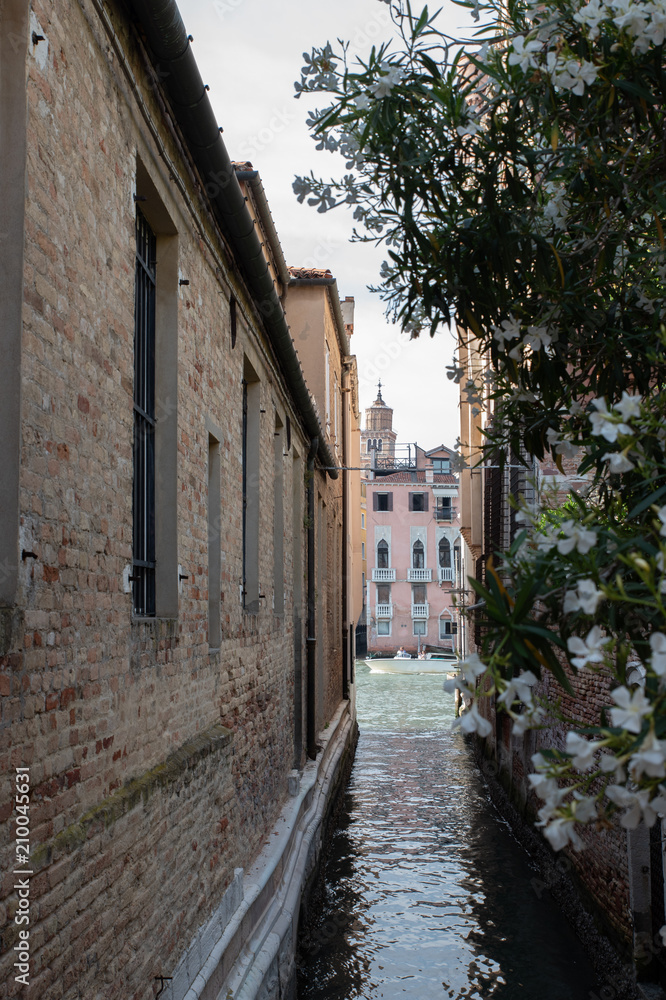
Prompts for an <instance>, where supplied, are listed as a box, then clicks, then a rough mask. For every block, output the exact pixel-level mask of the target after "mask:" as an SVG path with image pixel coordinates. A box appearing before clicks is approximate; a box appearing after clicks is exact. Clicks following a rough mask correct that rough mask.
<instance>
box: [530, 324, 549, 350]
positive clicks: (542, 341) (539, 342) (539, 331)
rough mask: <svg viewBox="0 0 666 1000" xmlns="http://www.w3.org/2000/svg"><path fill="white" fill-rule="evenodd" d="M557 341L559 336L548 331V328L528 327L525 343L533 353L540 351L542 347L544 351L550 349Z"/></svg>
mask: <svg viewBox="0 0 666 1000" xmlns="http://www.w3.org/2000/svg"><path fill="white" fill-rule="evenodd" d="M555 340H557V334H556V333H554V332H551V331H550V330H548V329H547V327H545V326H528V328H527V333H526V335H525V340H524V343H525V344H526V345H527V347H531V348H532V350H533V351H540V350H541V348H542V347H543V348H544V349H545V348H547V347H550V345H551V344H552V343H553V342H554V341H555Z"/></svg>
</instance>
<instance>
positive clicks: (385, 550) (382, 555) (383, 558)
mask: <svg viewBox="0 0 666 1000" xmlns="http://www.w3.org/2000/svg"><path fill="white" fill-rule="evenodd" d="M388 568H389V547H388V544H387V543H386V542H385V541H384V540H383V539H382V540H381V542H380V543H379V545H378V546H377V569H388Z"/></svg>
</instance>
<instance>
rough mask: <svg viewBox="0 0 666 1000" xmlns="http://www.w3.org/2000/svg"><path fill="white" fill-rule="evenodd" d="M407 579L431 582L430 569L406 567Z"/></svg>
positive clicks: (415, 581)
mask: <svg viewBox="0 0 666 1000" xmlns="http://www.w3.org/2000/svg"><path fill="white" fill-rule="evenodd" d="M407 580H408V581H409V583H431V581H432V570H431V569H408V570H407Z"/></svg>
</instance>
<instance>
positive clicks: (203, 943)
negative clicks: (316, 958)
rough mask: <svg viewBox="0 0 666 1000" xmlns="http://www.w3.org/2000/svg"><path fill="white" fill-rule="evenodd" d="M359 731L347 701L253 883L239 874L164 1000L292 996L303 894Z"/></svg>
mask: <svg viewBox="0 0 666 1000" xmlns="http://www.w3.org/2000/svg"><path fill="white" fill-rule="evenodd" d="M353 727H354V720H353V718H352V715H351V711H350V703H349V702H347V701H344V702H342V703H341V705H340V707H339V708H338V710H337V712H336V714H335V716H334V717H333V718H332V719H331V722H330V723H329V725H328V727H327V728H326V730H325V731H324V732H323V733H322V734H320V737H319V741H320V744H321V747H322V752H321V753H320V754H319V755H318V757H317V760H315V761H308V763H307V764H306V766H305V768H304V769H303V773H302V775H301V781H300V790H299V791H298V794H297V795H296V796H295V797H293V798H290V799H289V800H288V801H287V802H286V804H285V806H284V807H283V809H282V812H281V814H280V817H279V818H278V821H277V823H276V824H275V826H274V827H273V830H272V831H271V832H270V834H269V842H268V844H267V845H266V847H265V848H264V849H263V851H262V852H261V854H260V855H259V857H258V858H257V860H256V862H255V863H254V864H253V865H252V867H251V868H250V869H249V871H248V872H247V873H246V875H245V877H243V869H242V868H239V869H236V875H235V878H234V881H233V882H232V884H231V886H230V887H229V889H228V890H227V892H226V893H225V895H224V897H223V899H222V903H221V904H220V906H219V907H218V910H217V911H216V913H215V914H214V915H213V917H212V918H211V920H209V922H208V923H207V924H206V926H205V927H204V928H202V930H201V931H200V932H199V934H198V935H197V938H196V940H195V941H194V942H193V943H192V945H191V946H190V947H189V948H188V951H187V953H186V954H185V955H184V956H183V958H182V959H181V961H180V962H179V964H178V966H177V968H176V969H175V971H174V974H173V980H172V981H171V982H170V983H169V985H168V987H167V989H166V990H165V991H164V993H163V994H162V996H163V998H164V1000H273V998H275V1000H277V998H278V997H282V996H284V989H285V988H286V986H287V984H288V982H289V979H290V978H291V975H292V971H293V964H294V953H295V949H296V935H297V931H298V914H299V909H300V901H301V894H302V891H303V888H304V886H305V884H306V881H307V879H308V876H309V875H310V873H311V872H312V870H313V869H314V867H315V864H316V861H317V857H318V855H319V850H320V847H321V827H322V821H323V818H324V816H325V814H326V808H327V805H328V802H329V799H330V796H331V794H332V792H333V788H334V786H335V779H336V776H337V773H338V770H339V766H340V763H341V761H342V757H343V754H344V751H345V749H346V747H347V746H348V743H349V740H350V739H351V737H352V732H353ZM293 784H294V783H293V781H292V782H291V785H292V787H293ZM279 981H281V986H282V989H281V988H280V982H279Z"/></svg>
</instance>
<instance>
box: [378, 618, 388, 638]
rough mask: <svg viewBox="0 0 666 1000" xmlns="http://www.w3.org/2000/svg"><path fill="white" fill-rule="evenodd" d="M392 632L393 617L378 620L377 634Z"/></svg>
mask: <svg viewBox="0 0 666 1000" xmlns="http://www.w3.org/2000/svg"><path fill="white" fill-rule="evenodd" d="M390 634H391V619H390V618H382V619H380V621H378V622H377V635H390Z"/></svg>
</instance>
